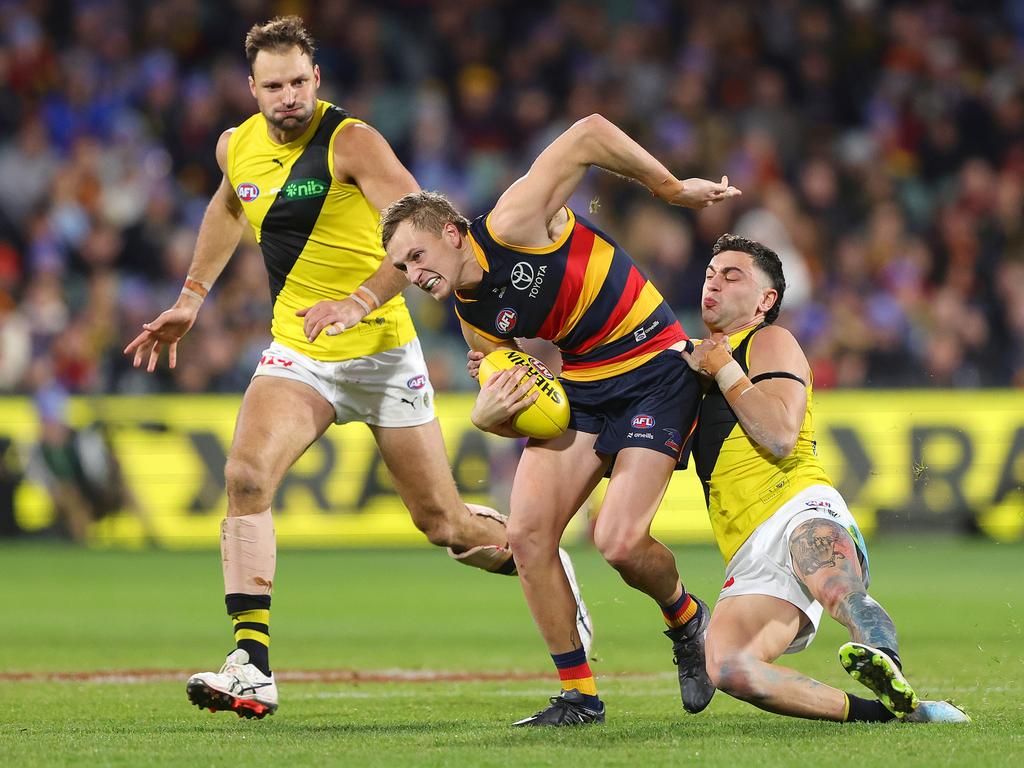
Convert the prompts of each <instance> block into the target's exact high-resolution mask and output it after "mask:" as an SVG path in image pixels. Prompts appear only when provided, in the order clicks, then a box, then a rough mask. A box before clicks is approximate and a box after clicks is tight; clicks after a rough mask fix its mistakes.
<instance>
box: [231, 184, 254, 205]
mask: <svg viewBox="0 0 1024 768" xmlns="http://www.w3.org/2000/svg"><path fill="white" fill-rule="evenodd" d="M235 192H236V193H237V194H238V199H239V200H241V201H242V202H243V203H251V202H252V201H253V200H255V199H256V198H257V197H259V196H260V188H259V187H257V186H256V185H255V184H250V183H249V182H248V181H246V182H244V183H242V184H239V185H238V186H237V187H236V188H235Z"/></svg>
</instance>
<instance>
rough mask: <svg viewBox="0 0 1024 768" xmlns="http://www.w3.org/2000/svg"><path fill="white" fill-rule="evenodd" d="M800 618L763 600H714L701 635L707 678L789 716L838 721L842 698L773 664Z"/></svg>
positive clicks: (761, 706)
mask: <svg viewBox="0 0 1024 768" xmlns="http://www.w3.org/2000/svg"><path fill="white" fill-rule="evenodd" d="M805 621H806V617H805V616H804V615H803V613H802V612H801V611H800V610H799V609H798V608H797V607H796V606H794V605H793V604H792V603H789V602H786V601H785V600H780V599H778V598H776V597H769V596H767V595H739V596H736V597H727V598H724V599H721V600H719V601H718V604H717V605H716V606H715V610H714V611H713V612H712V613H711V625H710V626H709V627H708V634H707V646H706V648H707V651H706V653H707V655H706V663H707V670H708V674H709V675H710V676H711V679H712V680H713V681H714V683H715V686H716V687H717V688H719V690H721V691H722V692H723V693H727V694H729V695H730V696H732V697H734V698H737V699H741V700H742V701H746V702H748V703H750V704H753V705H754V706H755V707H758V708H759V709H763V710H766V711H768V712H775V713H776V714H780V715H789V716H790V717H804V718H808V719H812V720H834V721H837V722H841V721H842V720H843V719H844V716H845V713H846V706H847V700H846V694H845V693H843V692H842V691H840V690H838V689H837V688H833V687H832V686H830V685H827V684H825V683H822V682H819V681H818V680H814V679H812V678H810V677H807V676H806V675H803V674H801V673H799V672H797V671H796V670H794V669H788V668H786V667H781V666H777V665H775V664H773V663H772V662H774V661H775V660H776V659H777V658H778V657H779V656H781V655H782V654H783V653H784V652H785V651H786V648H788V647H789V645H790V643H792V642H793V638H795V637H796V636H797V634H798V633H799V632H800V629H801V627H802V626H803V623H804V622H805Z"/></svg>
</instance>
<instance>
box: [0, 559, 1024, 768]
mask: <svg viewBox="0 0 1024 768" xmlns="http://www.w3.org/2000/svg"><path fill="white" fill-rule="evenodd" d="M871 549H872V551H871V555H872V570H873V575H874V584H873V589H872V592H873V594H874V595H875V596H876V597H877V598H878V599H879V600H881V601H882V603H883V604H884V605H886V606H887V607H888V609H889V610H890V612H891V613H892V614H893V616H894V617H895V619H896V623H897V626H898V627H899V628H900V635H901V646H902V647H901V650H902V654H903V657H904V661H905V663H906V668H907V673H908V676H909V677H910V679H911V680H912V681H913V682H914V683H915V685H916V686H917V688H918V690H919V691H920V692H923V693H924V694H926V695H927V696H929V697H942V698H945V697H952V698H953V699H955V700H956V701H958V702H959V703H961V704H963V705H964V706H965V707H966V708H967V709H968V710H969V711H970V713H971V714H972V715H973V716H974V718H975V722H974V723H973V724H971V725H968V726H963V727H956V726H909V725H885V726H872V725H853V726H851V725H845V726H844V725H837V724H831V723H817V722H806V721H797V720H790V719H787V718H782V717H778V716H774V715H769V714H767V713H763V712H760V711H758V710H755V709H753V708H751V707H750V706H748V705H746V704H743V703H740V702H737V701H734V700H731V699H729V698H728V697H727V696H724V695H722V694H719V695H718V696H717V697H716V698H715V700H714V701H713V702H712V704H711V706H710V708H709V709H708V710H707V711H706V712H704V713H703V714H701V715H698V716H691V715H686V714H684V713H683V711H682V709H681V706H680V705H679V701H678V688H677V685H676V682H675V678H674V668H673V667H672V665H671V663H670V656H671V651H670V649H669V645H668V642H667V640H666V639H665V638H664V637H662V636H661V634H660V629H661V626H660V618H659V616H658V614H657V612H656V611H655V609H654V608H653V606H652V605H650V604H649V603H648V601H646V599H644V598H642V597H641V596H640V595H639V594H638V593H635V592H632V591H631V590H629V589H628V588H626V587H625V586H623V585H622V584H621V582H620V581H619V579H618V577H617V576H616V575H615V574H614V573H613V572H612V571H611V570H610V569H609V568H608V567H607V566H606V565H604V563H603V562H601V561H600V558H599V557H598V556H597V555H596V554H595V553H594V552H592V551H589V550H579V551H576V552H575V553H574V557H575V560H576V563H577V571H578V573H579V576H580V580H581V582H582V583H583V585H584V590H585V594H586V596H587V598H588V602H589V604H590V607H591V611H592V613H593V615H594V619H595V625H596V629H597V637H596V644H595V653H594V655H595V657H596V661H595V662H593V663H592V667H593V669H594V671H595V673H596V674H597V675H598V684H599V686H600V688H601V693H602V696H603V698H604V699H605V701H606V702H607V706H608V723H607V725H606V726H604V727H595V728H586V729H565V730H561V729H560V730H532V729H531V730H522V729H513V728H510V727H509V725H508V724H509V722H510V721H511V720H514V719H518V718H520V717H523V716H525V715H528V714H531V713H532V712H534V711H535V710H537V709H539V708H540V707H541V705H543V704H544V703H545V700H546V697H548V696H550V695H552V694H553V693H554V692H555V691H556V690H557V683H556V682H555V679H554V675H553V673H552V672H551V670H550V669H549V665H550V661H549V659H548V658H547V656H546V654H545V650H544V648H543V646H542V644H541V643H540V640H539V639H538V637H537V635H536V631H535V630H534V628H533V625H532V622H531V621H530V618H529V614H528V613H527V611H526V608H525V606H524V604H523V600H522V597H521V595H520V593H519V589H518V584H517V582H516V581H515V580H514V579H507V578H502V577H497V576H488V575H486V574H481V573H479V572H476V571H473V570H470V569H466V568H463V567H460V566H457V565H455V564H452V563H450V562H449V561H448V560H447V558H445V557H444V556H443V555H442V554H440V553H439V552H437V551H434V550H428V549H422V550H411V551H374V552H367V551H339V552H323V551H317V552H295V551H285V552H282V553H281V555H280V557H279V564H278V572H277V584H276V586H275V597H274V612H273V617H272V624H271V632H272V635H273V639H274V644H273V648H272V660H273V662H274V667H275V670H276V672H277V673H278V675H279V676H280V677H281V678H282V679H283V680H284V681H286V682H283V684H282V686H281V696H282V704H281V709H280V710H279V711H278V713H277V714H276V715H274V716H273V717H269V718H266V719H264V720H262V721H249V720H241V719H238V718H236V717H235V716H234V715H231V714H226V713H219V714H217V715H213V714H210V713H208V712H200V711H199V710H197V709H195V708H194V707H191V706H189V705H188V703H187V701H186V699H185V695H184V679H185V676H186V675H187V673H188V672H190V671H198V670H203V669H211V668H214V669H215V668H217V667H218V666H219V665H220V663H221V661H222V660H223V655H224V654H225V653H226V651H227V650H229V647H230V641H229V636H230V633H229V622H228V620H227V618H226V617H225V616H224V615H223V602H222V596H221V594H220V578H221V577H220V564H219V559H218V553H217V552H214V551H209V552H202V553H194V552H192V553H172V552H162V551H152V552H136V553H128V552H95V551H86V550H80V549H71V548H64V547H46V546H39V545H26V546H10V545H8V546H3V547H0V594H2V595H3V614H2V618H0V765H4V766H33V765H75V766H80V765H125V766H138V765H183V764H197V763H199V764H211V765H266V766H271V765H288V766H290V765H320V764H328V765H351V766H363V765H366V766H396V765H414V766H420V765H427V766H435V765H437V766H440V765H458V766H464V767H465V766H517V767H519V766H531V765H586V766H588V768H589V767H590V766H599V765H602V766H603V765H622V766H627V765H628V766H641V765H642V766H658V765H666V766H669V765H671V766H680V765H687V764H695V765H702V766H703V765H712V766H713V765H727V766H730V767H732V768H735V767H736V766H747V765H755V764H756V765H758V766H773V765H786V766H790V765H837V764H845V765H849V766H856V767H857V768H861V766H872V765H879V766H881V765H885V766H897V767H902V766H940V765H970V766H987V765H991V766H1010V765H1024V703H1022V697H1024V633H1022V632H1024V629H1022V628H1024V610H1022V603H1021V591H1022V587H1024V546H1021V545H1013V546H1010V545H998V544H992V543H987V542H980V541H969V540H943V539H926V540H921V539H895V540H889V541H881V540H876V541H875V542H874V543H873V545H872V548H871ZM678 555H679V560H680V563H681V564H682V566H683V568H684V573H685V574H688V581H687V585H688V586H689V587H690V588H691V589H692V590H694V591H696V592H697V593H698V594H701V595H703V596H705V597H707V598H713V597H714V596H715V595H716V593H717V589H718V586H719V585H720V583H721V573H722V563H721V560H720V559H719V557H718V555H717V553H716V552H715V551H713V550H712V549H710V548H704V547H683V548H680V549H679V550H678ZM842 639H843V635H842V634H841V632H840V631H839V628H838V627H837V626H835V625H833V624H831V623H828V624H826V625H824V626H823V630H822V632H821V633H819V636H818V638H817V640H816V641H815V642H814V644H813V645H812V646H811V648H810V649H809V650H807V651H805V652H804V653H802V654H799V655H798V656H795V657H788V659H787V663H788V664H791V665H793V666H796V667H798V668H800V669H801V670H802V671H805V672H807V673H809V674H813V675H815V676H817V677H819V678H820V679H822V680H824V681H826V682H829V683H832V684H836V685H840V686H841V687H844V688H846V689H847V690H851V691H855V692H856V689H857V686H856V684H855V683H854V682H853V681H852V680H850V679H849V678H847V677H846V675H845V674H844V673H843V672H842V669H841V668H840V667H839V665H838V663H837V662H836V660H835V651H836V648H837V647H838V645H839V643H840V642H841V641H842ZM116 670H120V671H130V672H122V674H120V675H106V676H98V675H97V674H96V673H98V672H101V671H107V672H110V671H116ZM303 670H330V678H329V681H325V680H324V679H322V677H321V675H319V674H316V675H311V676H310V675H305V676H304V675H302V674H300V673H301V671H303ZM139 671H145V674H141V673H140V672H139ZM15 673H23V674H15ZM55 673H69V674H67V675H62V676H55ZM75 673H92V674H91V675H88V674H77V675H76V674H75ZM310 678H313V679H310Z"/></svg>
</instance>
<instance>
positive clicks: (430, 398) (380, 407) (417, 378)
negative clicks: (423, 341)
mask: <svg viewBox="0 0 1024 768" xmlns="http://www.w3.org/2000/svg"><path fill="white" fill-rule="evenodd" d="M257 376H277V377H279V378H282V379H292V380H294V381H301V382H303V383H304V384H308V385H309V386H311V387H312V388H313V389H315V390H316V391H317V392H319V393H320V395H321V396H322V397H323V398H324V400H326V401H327V402H329V403H330V404H331V405H333V406H334V413H335V418H334V421H335V423H336V424H345V423H348V422H350V421H362V422H364V423H366V424H372V425H374V426H378V427H415V426H419V425H420V424H426V423H428V422H430V421H433V419H434V388H433V387H432V386H431V385H430V378H429V377H428V376H427V363H426V361H425V360H424V359H423V350H422V349H421V348H420V342H419V339H413V340H412V341H410V342H409V343H408V344H403V345H402V346H400V347H395V348H394V349H389V350H386V351H384V352H378V353H376V354H374V355H367V356H366V357H356V358H353V359H351V360H340V361H337V362H325V361H323V360H314V359H313V358H311V357H309V356H307V355H304V354H302V353H301V352H297V351H295V350H294V349H291V348H290V347H286V346H284V345H283V344H278V343H277V342H276V341H275V342H272V343H271V345H270V346H269V347H267V348H266V349H265V350H263V354H262V355H260V362H259V364H258V365H257V366H256V371H255V373H253V378H256V377H257Z"/></svg>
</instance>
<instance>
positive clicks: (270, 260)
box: [227, 101, 416, 361]
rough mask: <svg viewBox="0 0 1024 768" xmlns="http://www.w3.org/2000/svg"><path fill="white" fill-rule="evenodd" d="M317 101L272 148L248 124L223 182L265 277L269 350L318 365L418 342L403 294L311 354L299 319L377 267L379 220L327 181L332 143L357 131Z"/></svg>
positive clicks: (364, 203)
mask: <svg viewBox="0 0 1024 768" xmlns="http://www.w3.org/2000/svg"><path fill="white" fill-rule="evenodd" d="M354 121H355V118H352V117H350V116H349V115H348V114H347V113H346V112H345V111H344V110H342V109H340V108H338V107H336V106H334V105H332V104H329V103H328V102H326V101H318V102H317V107H316V113H315V114H314V116H313V120H312V121H311V123H310V125H309V128H308V129H307V130H306V132H305V133H303V134H302V136H300V137H299V138H297V139H295V140H294V141H290V142H288V143H286V144H277V143H275V142H274V141H272V140H271V139H270V136H269V135H268V134H267V124H266V119H265V118H264V117H263V115H262V114H258V113H257V114H255V115H253V116H252V117H250V118H249V119H248V120H246V121H245V122H244V123H242V124H241V125H240V126H238V127H237V128H235V129H234V130H233V131H232V133H231V137H230V139H229V142H228V158H227V178H228V181H229V183H230V184H231V185H232V187H234V189H235V192H236V194H237V195H238V199H239V200H241V202H242V209H243V210H244V211H245V215H246V218H248V220H249V223H250V224H251V225H252V228H253V231H254V232H255V234H256V240H257V241H258V242H259V244H260V249H261V250H262V252H263V260H264V262H265V264H266V267H267V273H268V275H269V277H270V295H271V301H272V302H273V307H274V317H273V321H272V324H271V333H272V334H273V337H274V340H275V341H277V342H279V343H281V344H284V345H285V346H287V347H290V348H292V349H295V350H298V351H299V352H302V353H304V354H306V355H309V356H310V357H312V358H315V359H317V360H326V361H336V360H348V359H351V358H353V357H362V356H365V355H372V354H374V353H376V352H383V351H385V350H388V349H392V348H394V347H397V346H400V345H402V344H406V343H407V342H409V341H411V340H412V339H413V338H415V336H416V331H415V329H414V328H413V325H412V320H411V319H410V317H409V312H408V310H407V309H406V307H405V301H404V300H403V299H402V296H401V294H399V295H398V296H395V297H394V298H393V299H391V300H390V301H388V302H386V303H385V304H384V306H383V307H381V308H380V309H378V310H376V311H374V312H372V313H370V314H369V315H367V317H366V318H364V320H363V322H361V323H360V324H359V325H358V327H356V328H353V329H351V330H348V331H346V332H345V333H342V334H339V335H337V336H328V335H327V334H325V333H321V334H320V336H319V337H318V338H317V339H316V341H314V342H313V343H312V344H311V343H309V341H307V340H306V336H305V334H304V333H303V331H302V326H303V319H302V318H301V317H296V315H295V312H296V310H299V309H302V308H303V307H309V306H312V305H313V304H316V303H317V302H318V301H322V300H325V299H328V300H335V301H336V300H338V299H342V298H344V297H346V296H348V295H349V294H351V293H352V292H353V291H354V290H355V289H356V288H358V287H359V285H360V284H362V283H363V281H365V280H366V278H367V277H369V276H370V275H371V274H372V273H373V272H375V271H376V270H377V268H378V267H379V266H380V264H381V262H382V261H383V259H384V250H383V248H382V247H381V243H380V235H379V231H378V227H379V223H380V212H379V211H377V210H375V209H374V208H373V206H372V205H370V203H369V201H368V200H367V199H366V197H364V196H363V193H362V192H361V191H360V189H359V187H358V186H356V185H355V184H346V183H342V182H340V181H338V180H337V179H336V178H335V176H334V152H333V149H334V142H335V141H337V140H338V132H339V130H340V129H341V128H342V127H343V126H345V125H347V124H349V123H351V122H354Z"/></svg>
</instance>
